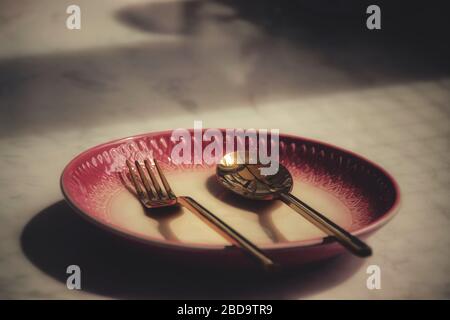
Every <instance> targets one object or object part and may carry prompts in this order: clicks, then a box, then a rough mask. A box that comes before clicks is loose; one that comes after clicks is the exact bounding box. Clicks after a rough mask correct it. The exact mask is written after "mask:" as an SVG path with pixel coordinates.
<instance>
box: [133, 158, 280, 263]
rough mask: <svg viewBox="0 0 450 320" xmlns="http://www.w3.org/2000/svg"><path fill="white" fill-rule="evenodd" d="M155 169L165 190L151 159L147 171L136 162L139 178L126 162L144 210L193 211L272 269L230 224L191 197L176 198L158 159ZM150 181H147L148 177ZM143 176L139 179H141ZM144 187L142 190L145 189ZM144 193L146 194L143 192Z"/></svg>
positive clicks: (260, 253) (265, 259)
mask: <svg viewBox="0 0 450 320" xmlns="http://www.w3.org/2000/svg"><path fill="white" fill-rule="evenodd" d="M153 161H154V164H155V166H154V167H155V168H156V172H157V173H158V175H159V178H160V180H161V182H162V185H163V187H164V190H163V189H162V188H161V186H160V184H159V182H158V179H157V178H156V175H155V174H154V173H153V169H152V165H151V163H150V161H149V160H148V159H146V160H144V168H145V169H146V170H145V171H146V172H147V174H146V173H145V171H144V169H143V168H142V165H141V164H140V163H139V161H135V162H134V163H135V166H136V168H137V172H138V174H139V176H138V175H137V174H136V170H135V168H134V167H133V165H132V164H131V162H130V161H129V160H127V161H126V164H127V167H128V169H129V171H130V177H131V181H132V182H133V185H134V187H135V189H136V193H137V195H138V198H139V200H140V202H141V203H142V205H143V206H144V207H145V208H148V209H152V208H158V207H169V206H176V205H181V206H183V207H185V208H187V209H189V210H190V211H191V212H193V213H194V214H196V215H197V216H199V217H200V218H201V219H202V220H204V221H206V222H207V224H208V225H209V226H211V227H212V228H214V229H215V230H216V231H218V232H219V233H220V234H221V235H222V236H223V237H224V238H225V239H227V240H228V241H230V242H231V243H233V244H234V245H236V246H238V247H239V248H241V249H243V250H244V251H245V252H246V253H248V254H250V256H251V257H253V258H255V259H256V260H257V261H259V262H260V263H261V264H262V266H263V267H265V268H266V269H273V267H274V266H275V264H274V262H273V261H272V260H271V259H270V258H269V257H267V256H266V255H265V254H264V253H263V252H262V251H261V250H260V249H259V248H258V247H257V246H256V245H254V244H253V243H252V242H250V241H249V240H248V239H246V238H244V237H243V236H242V235H240V234H239V233H238V232H237V231H236V230H234V229H233V228H232V227H230V226H229V225H227V224H226V223H225V222H223V221H222V220H221V219H219V218H218V217H217V216H216V215H214V214H213V213H211V212H210V211H209V210H208V209H206V208H205V207H203V206H202V205H201V204H199V203H198V202H197V201H195V200H194V199H192V198H191V197H188V196H179V197H177V196H176V195H175V194H174V192H173V191H172V189H171V188H170V185H169V182H168V181H167V179H166V177H165V176H164V174H163V172H162V170H161V167H160V166H159V164H158V161H156V159H154V160H153ZM147 176H148V177H150V179H148V177H147ZM139 177H140V180H139ZM142 186H143V188H142ZM144 190H145V191H144Z"/></svg>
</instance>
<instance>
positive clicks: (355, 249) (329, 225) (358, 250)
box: [280, 193, 372, 257]
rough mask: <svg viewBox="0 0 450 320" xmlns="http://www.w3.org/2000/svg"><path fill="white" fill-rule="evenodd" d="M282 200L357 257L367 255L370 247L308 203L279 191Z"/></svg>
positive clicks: (370, 251) (370, 252)
mask: <svg viewBox="0 0 450 320" xmlns="http://www.w3.org/2000/svg"><path fill="white" fill-rule="evenodd" d="M280 198H281V200H283V201H284V202H285V203H286V204H287V205H288V206H289V207H291V208H292V209H294V210H295V211H297V212H298V213H300V214H301V215H302V216H303V217H304V218H306V220H308V221H309V222H311V223H312V224H314V225H315V226H316V227H318V228H319V229H321V230H322V231H323V232H325V233H326V234H328V235H330V236H333V237H334V238H335V239H336V240H337V241H338V242H339V243H340V244H342V245H343V246H344V247H345V248H347V249H348V250H349V251H350V252H352V253H353V254H355V255H357V256H359V257H368V256H370V255H371V254H372V249H371V248H370V247H369V246H368V245H367V244H365V243H364V242H363V241H361V240H360V239H358V238H357V237H355V236H354V235H352V234H351V233H350V232H348V231H346V230H344V229H343V228H341V227H340V226H338V225H337V224H335V223H334V222H333V221H331V220H330V219H328V218H327V217H325V216H324V215H322V214H321V213H320V212H318V211H316V210H315V209H313V208H311V207H310V206H309V205H307V204H306V203H304V202H303V201H301V200H300V199H298V198H297V197H295V196H294V195H292V194H290V193H281V194H280Z"/></svg>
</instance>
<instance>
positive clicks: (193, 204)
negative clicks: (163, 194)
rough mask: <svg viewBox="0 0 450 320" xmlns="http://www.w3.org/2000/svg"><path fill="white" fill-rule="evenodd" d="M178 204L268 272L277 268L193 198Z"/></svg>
mask: <svg viewBox="0 0 450 320" xmlns="http://www.w3.org/2000/svg"><path fill="white" fill-rule="evenodd" d="M177 200H178V203H179V204H181V205H182V206H184V207H186V208H188V209H189V210H190V211H192V212H193V213H194V214H196V215H198V216H199V217H200V218H202V219H203V220H206V222H207V223H208V224H209V225H210V226H211V227H213V228H214V229H216V230H217V231H218V232H219V233H220V234H221V235H222V236H223V237H224V238H226V239H227V240H229V241H230V242H231V243H233V244H235V245H236V246H238V247H240V248H241V249H243V250H244V251H245V252H246V253H248V254H250V256H251V257H253V258H255V259H256V260H257V261H258V262H259V263H261V264H262V266H263V267H264V268H265V269H266V270H272V269H274V267H275V266H276V265H275V263H274V262H273V261H272V260H271V259H270V258H269V257H267V256H266V255H265V254H264V253H263V252H262V251H261V249H259V248H258V247H257V246H256V245H254V244H253V243H252V242H250V240H248V239H246V238H244V237H243V236H242V235H240V234H239V233H238V232H237V231H236V230H234V229H233V228H232V227H230V226H229V225H228V224H226V223H225V222H223V221H222V220H221V219H219V218H218V217H217V216H216V215H214V214H213V213H212V212H211V211H209V210H208V209H206V208H205V207H203V206H202V205H201V204H200V203H198V202H197V201H195V200H194V199H192V198H191V197H186V196H182V197H178V199H177Z"/></svg>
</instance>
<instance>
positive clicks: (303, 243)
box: [59, 128, 401, 251]
mask: <svg viewBox="0 0 450 320" xmlns="http://www.w3.org/2000/svg"><path fill="white" fill-rule="evenodd" d="M208 129H209V128H203V129H202V130H208ZM217 129H218V130H220V131H222V132H223V131H224V130H226V129H225V128H217ZM187 130H188V131H189V132H193V131H194V129H187ZM172 131H173V130H162V131H152V132H146V133H141V134H136V135H131V136H127V137H124V138H118V139H114V140H111V141H108V142H104V143H101V144H98V145H95V146H92V147H89V148H87V149H86V150H84V151H82V152H81V153H79V154H77V155H76V156H75V157H73V158H72V159H71V160H70V161H69V163H67V165H66V166H65V167H64V169H63V171H62V173H61V175H60V179H59V184H60V188H61V192H62V194H63V196H64V198H65V200H66V201H67V203H68V204H69V206H70V207H71V208H72V209H73V210H74V211H75V212H76V213H77V214H78V215H79V216H81V217H82V218H84V219H85V220H87V221H89V222H91V223H94V224H95V225H96V226H99V227H100V228H102V229H104V230H107V231H109V232H112V233H113V234H115V235H119V236H121V237H123V238H125V239H129V240H133V241H137V242H140V243H143V244H147V245H151V246H157V247H162V248H169V249H176V250H180V251H192V250H207V251H222V250H224V249H227V250H229V248H233V247H235V246H234V245H232V244H208V243H188V242H175V241H170V240H166V239H164V240H161V239H157V238H142V237H141V236H139V234H138V233H133V232H130V231H129V230H128V229H123V228H120V227H119V226H114V225H108V224H105V223H104V222H102V221H100V220H98V219H95V218H94V217H93V216H92V215H90V214H88V213H86V212H84V211H83V210H81V209H80V208H79V207H78V206H77V205H76V204H75V201H73V199H72V198H71V197H70V195H69V194H68V192H67V190H66V189H65V187H64V178H65V176H66V174H67V173H68V171H69V169H70V167H72V166H73V165H74V163H75V162H76V161H77V160H78V159H79V158H81V157H83V156H84V155H86V154H88V153H89V152H92V151H93V150H95V149H98V148H102V147H105V146H108V145H112V144H117V143H124V142H126V141H128V140H135V139H139V138H143V137H148V136H156V135H166V134H170V133H171V132H172ZM279 136H280V137H286V138H290V139H296V140H303V141H306V142H310V143H313V144H319V145H323V146H326V147H329V148H333V149H335V150H338V151H340V152H343V153H347V154H349V155H351V156H352V157H355V158H358V159H360V160H362V161H365V162H367V163H368V164H370V165H371V166H373V167H375V168H376V169H378V170H379V171H380V172H381V173H382V174H383V175H385V176H386V177H387V178H388V180H389V181H390V182H391V183H392V185H393V188H394V191H395V195H396V197H395V201H394V203H393V204H392V206H391V208H390V209H389V210H388V211H387V212H386V213H384V214H383V215H382V216H381V217H379V218H377V219H376V220H374V221H372V222H371V223H370V224H368V225H367V226H365V227H363V228H361V229H357V230H355V231H352V232H351V234H352V235H355V236H364V235H367V234H369V233H371V232H373V231H375V230H377V229H379V228H380V227H382V226H383V225H385V224H386V223H387V222H389V221H390V220H391V219H392V218H393V217H394V216H395V215H396V214H397V213H398V211H399V208H400V205H401V192H400V187H399V184H398V182H397V181H396V180H395V178H394V177H393V176H392V175H391V174H390V173H389V172H388V171H387V170H386V169H384V168H383V167H382V166H380V165H378V164H376V163H375V162H373V161H372V160H369V159H367V158H366V157H364V156H362V155H360V154H358V153H356V152H353V151H350V150H347V149H345V148H342V147H339V146H336V145H334V144H331V143H328V142H324V141H320V140H317V139H313V138H307V137H303V136H299V135H294V134H289V133H280V135H279ZM327 238H329V236H325V237H316V238H312V239H307V240H296V241H289V242H283V243H267V244H262V245H258V247H260V248H261V249H262V250H266V251H279V250H285V249H306V248H310V247H318V246H327V245H331V244H333V243H335V241H327Z"/></svg>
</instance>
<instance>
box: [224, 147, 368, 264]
mask: <svg viewBox="0 0 450 320" xmlns="http://www.w3.org/2000/svg"><path fill="white" fill-rule="evenodd" d="M238 159H240V160H242V161H238ZM240 162H243V163H242V164H240ZM262 167H264V166H263V165H262V164H259V163H256V164H250V163H249V161H248V155H247V154H246V155H245V156H240V155H239V154H238V153H236V152H233V153H229V154H227V155H225V156H224V157H223V159H222V160H221V162H220V163H219V164H218V165H217V170H216V176H217V178H218V180H219V182H220V183H221V184H222V185H223V186H224V187H226V188H227V189H229V190H231V191H232V192H234V193H236V194H238V195H241V196H243V197H246V198H249V199H253V200H274V199H280V200H282V201H283V202H284V203H286V204H287V205H288V206H289V207H291V208H292V209H294V210H295V211H297V212H298V213H299V214H301V215H302V216H303V217H304V218H306V219H307V220H308V221H309V222H311V223H313V224H314V225H315V226H316V227H318V228H319V229H321V230H322V231H323V232H325V233H326V234H328V235H330V236H333V237H334V238H335V239H336V240H337V241H338V242H339V243H341V244H342V245H343V246H344V247H345V248H347V249H348V250H349V251H350V252H352V253H353V254H355V255H357V256H359V257H368V256H370V255H371V254H372V249H371V248H370V247H369V246H368V245H367V244H365V243H364V242H363V241H361V240H360V239H358V238H357V237H355V236H353V235H352V234H350V233H349V232H348V231H346V230H344V229H343V228H341V227H340V226H338V225H337V224H335V223H334V222H333V221H331V220H330V219H328V218H327V217H325V216H324V215H322V214H321V213H319V212H318V211H316V210H315V209H313V208H311V207H310V206H309V205H308V204H306V203H304V202H303V201H302V200H300V199H298V198H297V197H295V196H294V195H292V194H291V193H290V192H291V191H292V187H293V179H292V176H291V174H290V172H289V171H288V170H287V169H286V167H284V166H283V165H282V164H281V163H280V164H279V169H278V172H277V173H276V174H274V175H266V176H265V175H262V174H261V173H260V168H262Z"/></svg>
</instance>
